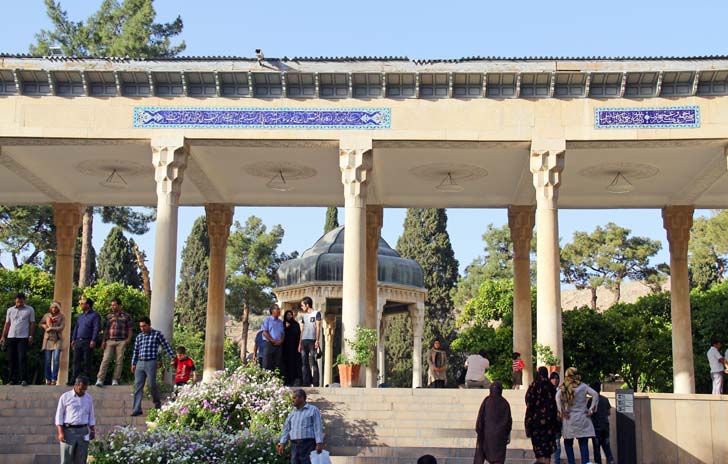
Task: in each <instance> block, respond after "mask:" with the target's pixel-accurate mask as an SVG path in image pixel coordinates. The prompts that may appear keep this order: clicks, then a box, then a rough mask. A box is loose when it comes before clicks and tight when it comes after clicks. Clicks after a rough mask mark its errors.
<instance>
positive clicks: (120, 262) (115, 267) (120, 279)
mask: <svg viewBox="0 0 728 464" xmlns="http://www.w3.org/2000/svg"><path fill="white" fill-rule="evenodd" d="M98 263H99V267H98V274H99V280H103V281H104V282H106V283H120V284H123V285H129V286H131V287H133V288H137V289H141V288H142V279H141V276H140V275H139V270H138V268H137V265H136V256H135V255H134V251H133V250H132V245H131V244H130V243H129V240H127V238H126V237H125V236H124V231H123V230H122V229H121V227H119V226H115V227H113V228H112V229H111V231H110V232H109V235H108V236H107V237H106V240H105V241H104V245H103V246H102V247H101V251H100V252H99V260H98Z"/></svg>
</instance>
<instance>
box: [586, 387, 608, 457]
mask: <svg viewBox="0 0 728 464" xmlns="http://www.w3.org/2000/svg"><path fill="white" fill-rule="evenodd" d="M589 386H590V387H591V388H592V389H593V390H594V391H595V392H597V393H599V396H598V397H597V398H592V399H591V400H589V404H588V406H591V402H592V401H597V412H595V413H594V414H592V416H591V420H592V423H593V424H594V433H595V434H596V436H595V437H593V438H592V446H593V447H594V461H595V462H599V463H601V462H602V453H601V450H600V449H599V448H601V449H602V450H604V454H605V457H606V458H607V464H614V456H613V455H612V447H611V446H610V444H609V413H610V409H612V406H611V405H610V404H609V400H608V399H606V398H605V397H603V396H602V395H601V391H602V384H601V382H598V381H597V382H594V383H592V384H591V385H589Z"/></svg>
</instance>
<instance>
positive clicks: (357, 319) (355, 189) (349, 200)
mask: <svg viewBox="0 0 728 464" xmlns="http://www.w3.org/2000/svg"><path fill="white" fill-rule="evenodd" d="M339 167H340V168H341V181H342V183H343V184H344V213H345V214H344V225H345V228H344V276H343V277H344V278H343V292H342V293H343V301H342V308H341V324H342V328H343V330H342V332H343V334H342V337H343V339H344V340H346V339H349V340H353V339H354V335H355V332H356V328H357V326H360V325H364V323H365V314H366V306H365V302H366V202H367V186H368V181H369V172H370V170H371V168H372V150H371V145H369V147H364V148H341V149H340V150H339ZM342 349H343V350H344V352H348V351H349V347H348V346H347V344H346V341H344V342H343V343H342Z"/></svg>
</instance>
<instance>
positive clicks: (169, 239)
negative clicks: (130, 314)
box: [149, 136, 188, 342]
mask: <svg viewBox="0 0 728 464" xmlns="http://www.w3.org/2000/svg"><path fill="white" fill-rule="evenodd" d="M187 153H188V149H187V147H186V146H185V140H184V137H180V136H166V137H155V138H153V139H152V159H153V163H154V177H155V180H156V181H157V221H156V232H155V237H154V277H153V281H152V302H151V307H150V310H149V314H150V319H151V320H152V327H154V328H155V329H157V330H159V331H160V332H162V333H163V334H164V336H165V337H166V338H167V339H168V340H169V341H170V342H171V340H172V322H173V317H174V291H175V277H176V275H177V212H178V211H177V210H178V208H179V196H180V193H181V189H182V177H183V174H184V170H185V167H186V166H187Z"/></svg>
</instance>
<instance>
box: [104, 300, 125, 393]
mask: <svg viewBox="0 0 728 464" xmlns="http://www.w3.org/2000/svg"><path fill="white" fill-rule="evenodd" d="M131 334H132V325H131V316H130V315H129V314H128V313H125V312H124V310H123V309H122V308H121V300H120V299H118V298H114V299H113V300H111V312H110V313H109V314H108V315H107V316H106V323H105V324H104V341H103V342H102V343H101V349H102V350H104V358H103V359H102V360H101V367H100V368H99V373H98V375H97V376H96V386H97V387H103V386H104V379H105V378H106V370H107V369H108V368H109V364H111V359H112V357H113V359H115V360H116V365H115V366H114V376H113V377H112V380H111V385H119V379H121V368H122V365H123V363H124V351H125V350H126V346H127V345H128V344H129V342H130V341H131Z"/></svg>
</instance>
